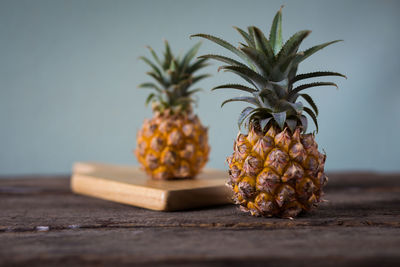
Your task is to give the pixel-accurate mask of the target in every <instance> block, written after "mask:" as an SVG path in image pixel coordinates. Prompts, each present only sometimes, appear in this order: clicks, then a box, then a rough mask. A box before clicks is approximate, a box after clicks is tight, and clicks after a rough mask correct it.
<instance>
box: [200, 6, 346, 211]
mask: <svg viewBox="0 0 400 267" xmlns="http://www.w3.org/2000/svg"><path fill="white" fill-rule="evenodd" d="M281 21H282V15H281V10H279V11H278V13H277V14H276V15H275V17H274V20H273V23H272V26H271V31H270V35H269V39H267V37H266V36H265V35H264V34H263V33H262V32H261V30H259V29H258V28H256V27H254V26H252V27H248V31H244V30H242V29H240V28H236V30H237V31H238V32H239V33H240V34H241V35H242V37H243V38H244V40H245V42H246V44H242V43H241V44H240V47H239V48H235V47H234V46H232V45H231V44H229V43H228V42H226V41H224V40H222V39H220V38H217V37H214V36H211V35H206V34H197V35H194V36H197V37H202V38H206V39H209V40H211V41H213V42H215V43H217V44H219V45H221V46H223V47H225V48H227V49H229V50H230V51H232V52H233V53H234V54H236V56H238V57H239V58H241V59H242V60H243V63H242V62H239V61H236V60H234V59H231V58H228V57H224V56H220V55H204V56H201V57H200V58H202V59H208V58H211V59H215V60H218V61H222V62H224V63H226V64H227V65H224V66H221V67H220V68H219V69H222V70H225V71H229V72H233V73H235V74H237V75H239V76H240V77H241V78H243V79H244V80H245V81H246V82H248V83H249V84H250V86H245V85H240V84H225V85H221V86H218V87H215V88H213V90H214V89H228V88H231V89H235V90H240V91H242V92H246V93H249V95H248V96H239V97H234V98H231V99H228V100H226V101H224V102H223V103H222V106H223V105H224V104H225V103H228V102H233V101H243V102H247V103H249V104H251V105H252V106H249V107H246V108H245V109H243V111H242V112H241V113H240V116H239V120H238V124H239V128H241V127H242V126H245V127H244V128H245V130H246V134H243V133H241V132H239V134H238V135H237V138H236V140H235V143H234V153H233V154H232V155H231V156H230V157H228V158H227V162H228V164H229V174H230V179H229V181H228V183H227V184H228V186H229V187H230V188H232V190H233V194H234V202H235V203H237V204H239V205H240V206H241V208H242V210H244V211H246V212H250V214H252V215H256V216H260V215H262V216H277V217H284V218H291V217H295V216H296V215H298V214H299V213H300V212H302V211H309V210H310V209H311V208H312V207H313V206H316V204H317V203H318V202H320V201H321V198H322V194H323V192H322V187H323V186H324V185H325V184H326V182H327V177H326V175H325V173H324V165H325V159H326V155H324V154H322V153H321V152H319V151H318V145H317V143H316V142H315V139H314V134H312V133H306V130H307V117H306V116H305V114H307V115H309V117H310V118H311V119H312V120H313V121H314V123H315V125H316V129H317V131H318V124H317V119H316V118H317V115H318V108H317V106H316V104H315V103H314V101H313V99H312V98H311V96H310V95H309V94H306V93H304V90H305V89H308V88H311V87H315V86H329V85H332V86H336V84H334V83H332V82H313V83H306V84H301V85H297V83H298V82H300V81H303V80H305V79H309V78H314V77H322V76H341V77H345V76H344V75H342V74H340V73H337V72H321V71H317V72H312V73H305V74H297V68H298V66H299V63H300V62H302V61H303V60H305V59H306V58H308V57H309V56H311V55H312V54H314V53H315V52H317V51H318V50H320V49H322V48H324V47H326V46H328V45H330V44H333V43H335V42H338V41H340V40H336V41H332V42H327V43H324V44H321V45H317V46H314V47H311V48H309V49H307V50H305V51H302V52H299V51H298V49H299V46H300V43H301V42H302V41H303V40H304V38H306V37H307V36H308V35H309V34H310V31H299V32H297V33H296V34H294V35H293V36H292V37H291V38H290V39H289V40H288V41H287V42H286V43H285V44H283V42H282V34H281V23H282V22H281ZM336 87H337V86H336ZM299 99H303V100H305V102H306V103H307V104H308V105H309V107H307V106H304V105H303V103H302V102H300V101H299Z"/></svg>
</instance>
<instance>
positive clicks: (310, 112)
mask: <svg viewBox="0 0 400 267" xmlns="http://www.w3.org/2000/svg"><path fill="white" fill-rule="evenodd" d="M304 111H305V112H306V113H307V114H308V115H310V117H311V119H312V120H313V121H314V124H315V128H316V129H317V133H318V122H317V116H316V115H315V113H314V112H313V111H312V110H311V109H309V108H308V107H304Z"/></svg>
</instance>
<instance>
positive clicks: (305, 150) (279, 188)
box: [227, 126, 328, 218]
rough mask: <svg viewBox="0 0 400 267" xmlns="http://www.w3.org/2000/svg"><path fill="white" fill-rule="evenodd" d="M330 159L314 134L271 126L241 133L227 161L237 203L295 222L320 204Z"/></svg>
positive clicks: (253, 212)
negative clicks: (321, 148) (326, 162)
mask: <svg viewBox="0 0 400 267" xmlns="http://www.w3.org/2000/svg"><path fill="white" fill-rule="evenodd" d="M325 159H326V155H324V154H322V153H320V152H319V151H318V145H317V143H316V142H315V140H314V135H313V134H301V130H300V129H299V128H297V129H296V130H295V131H294V133H293V134H291V133H290V131H289V130H288V129H287V128H286V129H284V130H283V131H281V130H279V129H278V128H276V127H274V126H271V127H270V128H269V130H268V131H267V132H266V134H263V133H260V132H259V131H257V130H255V129H254V128H252V129H251V130H250V131H249V133H248V135H244V134H241V133H239V134H238V136H237V138H236V141H235V143H234V153H233V154H232V155H231V156H229V157H228V158H227V162H228V165H229V175H230V178H229V181H228V183H227V185H228V186H229V187H230V188H231V189H232V190H233V195H234V196H233V201H234V202H235V203H236V204H239V205H240V207H241V209H242V210H243V211H245V212H249V213H250V214H251V215H254V216H265V217H272V216H275V217H282V218H293V217H295V216H297V215H298V214H299V213H301V212H304V211H309V210H310V209H311V208H312V207H313V206H316V205H317V203H318V202H320V201H321V197H322V194H323V191H322V187H323V186H324V185H325V184H326V183H327V181H328V178H327V176H326V175H325V173H324V165H325Z"/></svg>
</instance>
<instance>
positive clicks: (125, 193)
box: [71, 162, 231, 211]
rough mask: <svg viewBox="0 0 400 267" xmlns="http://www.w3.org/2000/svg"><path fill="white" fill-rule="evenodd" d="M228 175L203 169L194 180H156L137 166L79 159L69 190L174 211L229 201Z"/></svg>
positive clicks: (223, 172) (124, 202)
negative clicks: (226, 183) (226, 184)
mask: <svg viewBox="0 0 400 267" xmlns="http://www.w3.org/2000/svg"><path fill="white" fill-rule="evenodd" d="M227 178H228V177H227V173H226V171H219V170H211V169H206V170H204V171H203V172H202V173H201V174H199V175H198V176H197V178H196V179H186V180H170V181H157V180H151V179H149V178H148V177H147V176H146V174H145V173H144V172H143V171H141V170H140V169H139V168H138V167H133V166H119V165H111V164H102V163H91V162H90V163H89V162H78V163H75V164H74V168H73V175H72V178H71V189H72V191H73V192H74V193H76V194H81V195H86V196H91V197H96V198H101V199H105V200H110V201H115V202H119V203H123V204H128V205H132V206H137V207H142V208H147V209H152V210H159V211H176V210H185V209H192V208H199V207H206V206H213V205H221V204H227V203H230V202H231V193H230V191H229V189H228V188H227V187H226V186H225V182H226V180H227Z"/></svg>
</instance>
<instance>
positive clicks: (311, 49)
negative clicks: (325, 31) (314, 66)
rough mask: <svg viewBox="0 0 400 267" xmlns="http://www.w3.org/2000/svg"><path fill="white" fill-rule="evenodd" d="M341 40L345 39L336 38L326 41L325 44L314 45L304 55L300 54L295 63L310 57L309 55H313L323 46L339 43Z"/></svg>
mask: <svg viewBox="0 0 400 267" xmlns="http://www.w3.org/2000/svg"><path fill="white" fill-rule="evenodd" d="M341 41H343V40H335V41H331V42H326V43H323V44H320V45H316V46H313V47H311V48H309V49H307V50H305V51H304V52H303V54H302V55H299V56H298V57H297V58H296V59H295V64H299V63H300V62H302V61H303V60H305V59H306V58H308V57H309V56H311V55H312V54H314V53H315V52H317V51H319V50H321V49H322V48H324V47H327V46H328V45H331V44H334V43H337V42H341Z"/></svg>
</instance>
